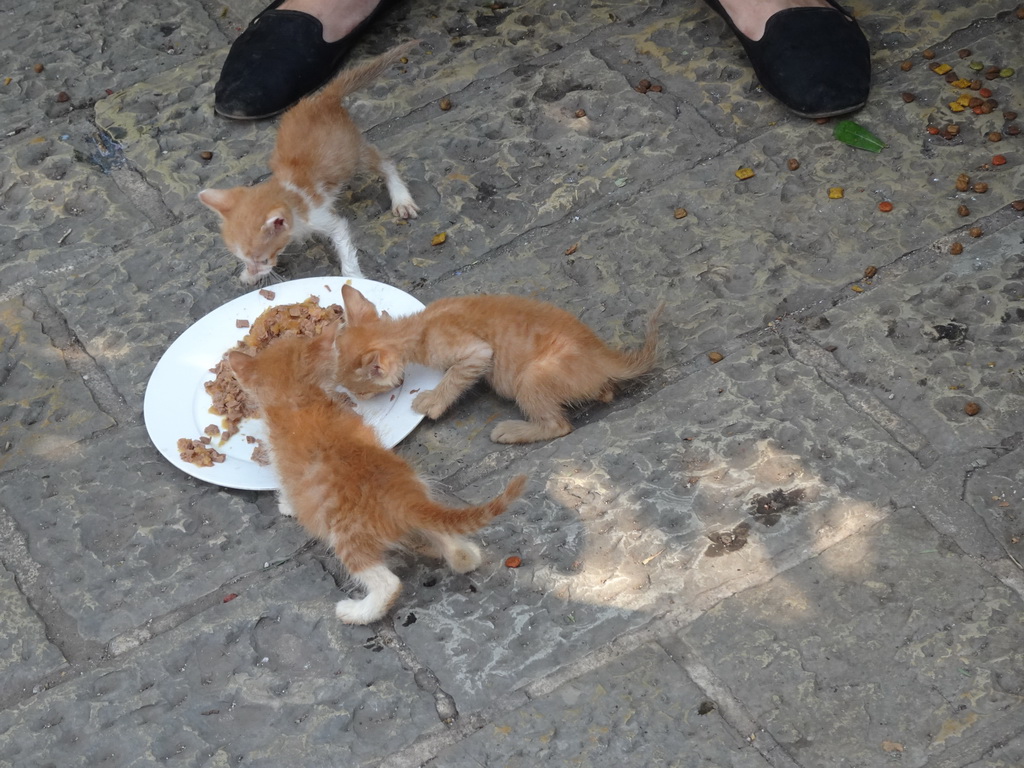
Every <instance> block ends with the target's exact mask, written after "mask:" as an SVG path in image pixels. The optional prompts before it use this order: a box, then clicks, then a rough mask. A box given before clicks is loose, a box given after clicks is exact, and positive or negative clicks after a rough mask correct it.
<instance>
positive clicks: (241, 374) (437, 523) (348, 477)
mask: <svg viewBox="0 0 1024 768" xmlns="http://www.w3.org/2000/svg"><path fill="white" fill-rule="evenodd" d="M337 328H338V324H337V323H335V324H333V325H330V326H328V327H327V328H325V329H324V331H323V332H322V333H321V334H320V335H318V336H316V337H315V338H309V337H300V336H287V337H281V338H279V339H276V340H274V341H273V342H271V343H270V344H269V345H268V346H267V347H266V348H264V349H262V350H260V351H258V352H256V354H255V356H249V355H248V354H246V353H245V352H239V351H232V352H229V353H228V363H229V365H230V366H231V369H232V370H233V371H234V373H235V375H236V376H237V377H238V381H239V383H240V384H241V385H242V388H243V389H244V390H245V391H246V392H247V393H248V394H249V395H251V396H252V397H253V398H254V399H255V400H256V401H257V402H258V404H259V408H260V411H261V413H262V418H263V421H264V423H265V425H266V427H267V432H268V442H269V445H270V456H271V461H272V463H273V465H274V468H275V470H276V471H277V475H278V478H279V480H280V484H281V487H280V495H279V505H280V509H281V512H282V513H284V514H286V515H289V516H291V517H295V518H296V520H298V522H299V523H301V524H302V526H303V527H304V528H306V529H307V530H308V531H309V532H310V533H311V534H312V535H314V536H316V537H318V538H319V539H321V540H323V541H325V542H327V543H328V544H329V545H330V546H331V547H332V548H333V549H334V552H335V554H336V555H337V556H338V559H339V560H340V561H341V562H342V564H343V565H344V566H345V568H346V569H347V570H348V572H349V574H350V575H351V577H352V579H353V580H354V581H355V582H356V583H357V584H358V585H359V586H360V587H362V588H363V589H364V590H365V592H366V595H365V597H363V598H361V599H358V600H353V599H345V600H340V601H338V603H337V604H336V606H335V615H336V616H337V617H338V618H339V619H341V620H342V621H343V622H345V623H348V624H368V623H370V622H373V621H377V620H378V619H380V618H382V617H383V616H384V615H385V614H386V613H387V611H388V610H389V608H390V607H391V606H392V605H393V604H394V602H395V600H396V599H397V598H398V595H399V593H400V592H401V583H400V582H399V579H398V577H397V576H396V575H395V574H394V573H392V572H391V570H390V569H389V568H388V566H387V564H386V563H385V560H384V558H385V554H386V553H387V551H388V550H389V549H391V548H392V547H395V546H396V545H399V544H400V543H402V542H403V540H406V539H407V537H409V536H415V535H418V536H419V537H421V538H423V539H425V540H426V542H427V544H428V545H429V546H430V547H431V550H432V551H433V552H434V553H436V554H437V555H438V556H440V557H442V558H444V560H445V561H447V563H448V565H449V566H450V567H451V569H452V570H453V571H455V572H456V573H466V572H468V571H472V570H473V569H474V568H476V567H477V566H478V565H479V564H480V562H481V554H480V549H479V547H477V545H476V544H474V543H473V542H472V541H470V540H469V539H467V538H465V537H464V536H463V535H462V534H466V533H471V532H473V531H475V530H477V529H479V528H482V527H483V526H484V525H486V524H487V523H488V522H489V521H490V520H491V519H492V518H494V517H496V516H497V515H500V514H501V513H502V512H504V511H505V509H506V508H507V507H508V505H509V504H510V503H511V502H513V501H514V500H515V499H517V498H519V496H521V495H522V493H523V489H524V488H525V486H526V477H525V476H524V475H518V476H516V477H515V478H513V479H512V480H511V482H509V483H508V485H507V486H506V487H505V490H504V491H503V492H502V493H501V494H499V495H498V496H496V497H495V498H493V499H492V500H490V501H488V502H486V503H484V504H481V505H479V506H472V507H463V508H449V507H446V506H444V505H442V504H439V503H437V502H436V501H434V500H433V499H432V498H431V497H430V495H429V493H428V491H427V487H426V485H425V484H424V482H423V481H422V480H421V479H420V478H419V476H418V475H417V474H416V472H415V470H414V469H413V468H412V467H411V466H410V465H409V464H408V462H406V461H405V460H404V459H402V458H401V457H399V456H398V455H397V454H395V453H393V452H391V451H389V450H387V449H386V448H384V447H383V446H382V445H381V443H380V441H379V439H378V437H377V435H376V433H375V432H374V431H373V429H372V428H371V427H369V426H368V425H367V424H366V423H365V422H364V421H363V420H362V418H361V417H360V416H359V415H358V414H357V413H356V412H355V411H354V410H353V409H352V408H350V407H348V406H346V405H345V404H344V402H343V401H339V399H338V398H335V397H333V396H332V395H331V394H329V392H333V391H334V387H333V383H332V382H333V379H334V376H335V368H336V365H337V358H336V356H335V354H334V351H333V350H334V341H335V335H336V333H337Z"/></svg>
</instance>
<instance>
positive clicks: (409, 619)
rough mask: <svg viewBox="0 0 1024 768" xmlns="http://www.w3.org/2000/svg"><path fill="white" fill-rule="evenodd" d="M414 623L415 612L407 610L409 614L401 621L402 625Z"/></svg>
mask: <svg viewBox="0 0 1024 768" xmlns="http://www.w3.org/2000/svg"><path fill="white" fill-rule="evenodd" d="M415 623H416V614H415V613H413V612H412V611H409V615H408V616H406V617H405V621H403V622H402V626H403V627H408V626H409V625H410V624H415Z"/></svg>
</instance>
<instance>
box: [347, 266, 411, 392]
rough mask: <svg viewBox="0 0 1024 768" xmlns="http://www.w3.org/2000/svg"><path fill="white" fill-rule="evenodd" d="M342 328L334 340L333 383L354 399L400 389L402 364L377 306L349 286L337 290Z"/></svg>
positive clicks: (385, 321) (402, 371)
mask: <svg viewBox="0 0 1024 768" xmlns="http://www.w3.org/2000/svg"><path fill="white" fill-rule="evenodd" d="M341 297H342V300H343V302H344V304H345V327H344V328H343V329H341V330H340V331H339V332H338V333H337V335H336V337H335V341H334V348H335V351H336V353H337V361H338V363H337V366H338V367H337V373H336V376H337V382H338V384H340V385H341V386H343V387H344V388H345V389H347V390H348V391H349V392H351V393H352V395H353V396H354V397H357V398H360V399H366V398H368V397H373V396H374V395H379V394H380V393H381V392H387V391H388V390H390V389H394V388H395V387H398V386H401V384H402V380H403V379H404V377H405V362H404V360H403V359H402V356H401V354H400V353H399V350H398V349H397V348H396V347H395V345H394V343H393V342H391V341H389V339H388V338H387V334H386V329H387V317H388V315H387V313H386V312H385V313H384V318H385V319H384V321H383V322H382V319H381V316H380V314H379V313H378V312H377V307H376V306H374V304H373V303H372V302H370V301H369V300H368V299H367V298H366V297H365V296H363V294H361V293H360V292H359V290H358V289H356V288H353V287H352V286H351V285H349V284H347V283H346V284H345V285H343V286H342V287H341Z"/></svg>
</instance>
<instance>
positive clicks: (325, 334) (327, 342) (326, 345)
mask: <svg viewBox="0 0 1024 768" xmlns="http://www.w3.org/2000/svg"><path fill="white" fill-rule="evenodd" d="M339 328H341V321H340V320H335V321H334V322H333V323H330V324H329V325H325V326H324V329H323V330H322V331H320V335H319V336H317V337H316V339H315V340H314V341H313V343H314V344H315V345H316V346H317V347H318V348H319V349H320V350H322V351H324V352H330V351H331V350H333V349H334V342H335V340H336V339H337V338H338V329H339Z"/></svg>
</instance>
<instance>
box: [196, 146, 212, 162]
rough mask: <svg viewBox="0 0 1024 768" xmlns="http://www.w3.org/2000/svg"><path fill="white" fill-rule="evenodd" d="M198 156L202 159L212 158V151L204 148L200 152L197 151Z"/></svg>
mask: <svg viewBox="0 0 1024 768" xmlns="http://www.w3.org/2000/svg"><path fill="white" fill-rule="evenodd" d="M199 157H200V158H202V159H203V160H212V159H213V152H211V151H210V150H208V149H204V150H203V151H202V152H200V153H199Z"/></svg>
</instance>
